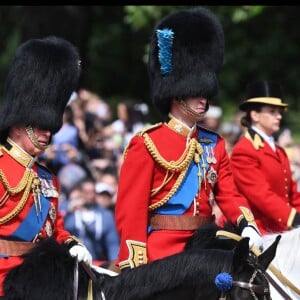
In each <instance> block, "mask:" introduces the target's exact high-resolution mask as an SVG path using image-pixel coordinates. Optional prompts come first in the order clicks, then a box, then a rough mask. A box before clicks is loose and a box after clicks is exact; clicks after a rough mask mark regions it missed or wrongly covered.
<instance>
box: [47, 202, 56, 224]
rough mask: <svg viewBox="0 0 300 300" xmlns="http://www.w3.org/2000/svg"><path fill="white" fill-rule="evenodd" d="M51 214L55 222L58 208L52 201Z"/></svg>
mask: <svg viewBox="0 0 300 300" xmlns="http://www.w3.org/2000/svg"><path fill="white" fill-rule="evenodd" d="M49 216H50V219H51V220H52V221H53V222H55V220H56V209H55V206H54V205H53V204H52V203H51V204H50V209H49Z"/></svg>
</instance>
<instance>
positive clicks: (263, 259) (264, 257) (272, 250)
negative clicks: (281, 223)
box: [258, 235, 281, 270]
mask: <svg viewBox="0 0 300 300" xmlns="http://www.w3.org/2000/svg"><path fill="white" fill-rule="evenodd" d="M280 239H281V235H278V236H277V237H276V239H275V241H274V242H273V243H272V244H271V246H270V247H269V248H267V249H266V250H265V251H264V252H263V253H262V254H261V255H259V256H258V261H259V264H260V265H261V266H262V267H263V268H264V269H265V270H266V269H267V268H268V266H269V264H270V263H271V261H272V260H273V258H274V257H275V254H276V250H277V246H278V243H279V240H280Z"/></svg>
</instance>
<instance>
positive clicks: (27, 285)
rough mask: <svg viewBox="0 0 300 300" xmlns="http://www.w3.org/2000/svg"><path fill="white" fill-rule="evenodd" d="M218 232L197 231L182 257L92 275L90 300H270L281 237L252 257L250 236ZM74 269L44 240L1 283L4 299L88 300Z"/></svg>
mask: <svg viewBox="0 0 300 300" xmlns="http://www.w3.org/2000/svg"><path fill="white" fill-rule="evenodd" d="M218 229H220V228H218V227H217V226H215V225H210V226H206V227H203V228H201V229H199V230H198V231H196V232H195V235H194V237H193V238H192V239H191V240H190V241H189V243H188V244H187V246H186V249H185V251H183V252H182V253H179V254H175V255H172V256H169V257H166V258H164V259H160V260H157V261H154V262H151V263H148V264H146V265H142V266H140V267H138V268H135V269H130V270H126V271H123V272H122V273H121V274H120V275H118V276H109V275H107V274H99V273H93V275H95V276H92V277H95V278H93V299H97V300H98V299H99V300H152V299H153V300H154V299H155V300H167V299H170V300H171V299H172V300H173V299H184V300H185V299H191V300H192V299H203V300H207V299H230V300H234V299H239V300H240V299H244V300H248V299H249V300H252V299H264V300H265V299H270V293H269V284H268V281H267V279H266V277H265V274H264V273H265V270H266V268H267V267H268V265H269V264H270V262H271V261H272V259H273V258H274V256H275V253H276V248H277V244H278V241H279V238H280V237H278V238H277V239H276V240H275V241H274V243H273V244H272V245H271V246H270V247H269V248H268V249H266V250H265V251H264V252H263V253H262V254H261V255H260V256H258V257H256V256H255V255H252V254H251V253H250V251H249V246H248V242H249V240H248V238H245V239H242V240H241V241H239V242H236V241H232V240H230V239H228V240H227V239H218V238H217V237H216V231H217V230H218ZM76 265H77V264H76V261H75V260H74V258H72V257H71V256H70V255H69V254H68V250H67V249H66V248H65V247H64V246H61V245H58V244H57V243H56V242H55V241H53V240H51V239H49V240H47V241H45V242H42V243H40V244H38V245H37V246H36V247H35V249H34V250H33V251H32V252H30V253H28V254H26V255H25V260H24V263H23V264H22V265H21V266H19V267H17V268H16V269H14V270H12V271H11V272H10V273H9V274H8V276H7V278H6V281H5V284H4V290H5V294H6V295H7V298H6V299H8V300H29V299H30V300H40V299H44V300H48V299H49V300H50V299H51V300H53V299H58V300H60V299H61V300H71V299H87V289H88V283H89V279H90V277H89V275H88V274H87V273H86V271H85V270H84V269H83V268H82V267H81V266H80V265H79V272H78V274H79V279H78V282H79V284H78V290H77V286H76V281H75V282H74V278H76V276H75V277H74V269H76V268H74V266H76ZM75 274H76V272H75ZM74 283H75V285H74ZM74 291H76V295H78V298H76V297H74ZM226 297H227V298H226Z"/></svg>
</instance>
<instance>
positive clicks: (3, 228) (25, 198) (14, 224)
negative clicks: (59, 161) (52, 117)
mask: <svg viewBox="0 0 300 300" xmlns="http://www.w3.org/2000/svg"><path fill="white" fill-rule="evenodd" d="M9 148H10V147H9ZM26 167H27V168H26ZM40 167H41V168H43V169H44V172H46V173H47V174H50V176H51V177H52V179H53V181H51V180H48V181H47V182H46V181H45V180H44V181H43V182H42V185H43V183H44V184H45V185H46V187H45V186H44V187H43V186H42V187H41V189H42V192H44V193H47V192H48V193H49V196H51V197H47V198H46V199H48V200H46V201H49V209H48V211H42V212H41V213H42V214H45V220H44V221H43V222H42V223H41V226H40V229H39V230H38V233H37V234H36V236H35V237H34V238H33V239H34V242H35V243H37V242H39V241H40V240H43V239H45V238H47V237H50V236H53V237H54V238H55V239H56V240H57V241H58V242H65V241H67V240H68V239H72V237H71V235H70V233H69V232H68V231H66V230H64V225H63V218H62V216H61V214H60V213H59V211H58V192H59V191H58V183H57V179H56V177H55V176H53V175H52V174H51V173H50V172H49V171H48V170H47V169H46V168H44V167H42V166H40ZM37 168H38V164H37V163H35V162H34V160H33V158H32V157H31V156H30V155H29V154H27V153H26V152H24V151H23V150H22V149H20V148H19V147H18V146H16V145H15V144H14V143H12V148H11V149H9V150H8V149H6V148H5V147H4V146H3V147H2V148H1V153H0V239H1V240H8V239H9V240H14V236H15V235H16V232H17V231H18V230H17V229H18V228H20V227H19V226H20V224H22V223H23V222H24V220H25V219H26V217H27V215H28V213H29V210H30V209H31V208H32V207H33V206H35V204H34V199H33V194H32V190H31V183H30V186H29V185H28V182H29V180H30V178H31V176H32V175H31V174H37V172H38V169H37ZM26 169H27V171H26V172H25V170H26ZM7 187H9V189H10V190H11V191H10V192H7ZM45 188H46V190H44V191H43V189H45ZM14 189H15V190H14ZM18 190H20V191H18ZM27 190H28V191H29V195H26V193H27ZM39 214H40V212H38V213H37V214H35V215H34V218H38V217H40V215H39ZM30 224H31V222H28V228H27V227H25V232H24V239H23V238H22V232H21V233H19V234H18V239H17V240H19V241H26V242H30V241H32V240H30V241H28V240H27V239H26V238H25V235H27V233H29V232H30V231H31V230H32V228H31V227H30ZM0 242H1V241H0ZM21 263H22V259H21V258H20V257H19V256H8V255H7V254H6V255H4V254H3V253H1V246H0V296H1V295H3V289H2V288H3V286H2V284H3V280H4V279H5V276H6V274H7V272H9V271H10V270H11V268H13V267H15V266H17V265H19V264H21Z"/></svg>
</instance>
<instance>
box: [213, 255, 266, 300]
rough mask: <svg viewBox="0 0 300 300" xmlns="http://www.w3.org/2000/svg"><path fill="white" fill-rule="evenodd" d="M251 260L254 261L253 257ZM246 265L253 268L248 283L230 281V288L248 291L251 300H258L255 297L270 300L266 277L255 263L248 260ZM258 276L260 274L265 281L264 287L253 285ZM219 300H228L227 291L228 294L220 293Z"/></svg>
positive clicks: (262, 285)
mask: <svg viewBox="0 0 300 300" xmlns="http://www.w3.org/2000/svg"><path fill="white" fill-rule="evenodd" d="M252 258H253V259H254V257H252ZM248 263H249V265H251V266H252V267H254V271H253V274H252V275H251V277H250V279H249V281H248V282H244V281H236V280H233V281H232V287H239V288H242V289H246V290H249V292H250V293H251V295H252V298H253V300H258V297H257V295H263V296H264V300H270V299H271V296H270V289H269V285H268V280H267V277H266V275H265V274H264V272H263V271H262V270H261V269H260V268H259V265H258V264H257V263H254V262H252V261H249V260H248ZM258 274H260V275H261V276H262V277H263V278H264V279H265V282H266V285H264V284H255V283H253V282H254V280H255V278H256V276H257V275H258ZM219 300H230V295H229V291H228V292H221V296H220V298H219Z"/></svg>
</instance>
